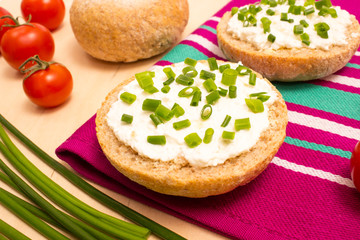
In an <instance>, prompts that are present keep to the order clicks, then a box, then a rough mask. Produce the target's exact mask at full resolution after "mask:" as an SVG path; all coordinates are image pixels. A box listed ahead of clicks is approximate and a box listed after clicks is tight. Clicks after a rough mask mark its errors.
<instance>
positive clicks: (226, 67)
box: [219, 64, 230, 73]
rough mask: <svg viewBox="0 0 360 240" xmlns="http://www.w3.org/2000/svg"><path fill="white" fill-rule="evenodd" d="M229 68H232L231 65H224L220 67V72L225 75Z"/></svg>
mask: <svg viewBox="0 0 360 240" xmlns="http://www.w3.org/2000/svg"><path fill="white" fill-rule="evenodd" d="M228 68H230V64H224V65H221V66H220V67H219V71H220V73H223V72H224V71H225V69H228Z"/></svg>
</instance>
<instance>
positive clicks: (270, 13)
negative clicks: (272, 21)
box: [266, 8, 275, 16]
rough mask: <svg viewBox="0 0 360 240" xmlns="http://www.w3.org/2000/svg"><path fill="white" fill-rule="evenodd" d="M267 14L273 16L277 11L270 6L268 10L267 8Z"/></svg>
mask: <svg viewBox="0 0 360 240" xmlns="http://www.w3.org/2000/svg"><path fill="white" fill-rule="evenodd" d="M266 14H267V15H269V16H273V15H275V11H274V10H272V9H270V8H269V9H268V10H266Z"/></svg>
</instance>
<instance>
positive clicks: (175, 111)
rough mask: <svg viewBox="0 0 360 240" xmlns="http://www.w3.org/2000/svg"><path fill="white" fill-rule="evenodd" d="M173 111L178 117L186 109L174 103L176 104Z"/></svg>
mask: <svg viewBox="0 0 360 240" xmlns="http://www.w3.org/2000/svg"><path fill="white" fill-rule="evenodd" d="M171 112H172V113H173V114H174V115H175V117H177V118H178V117H181V116H182V115H184V114H185V110H184V109H183V108H182V107H181V106H180V105H179V104H177V103H174V106H173V107H172V108H171Z"/></svg>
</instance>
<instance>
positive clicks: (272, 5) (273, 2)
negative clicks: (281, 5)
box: [269, 0, 277, 7]
mask: <svg viewBox="0 0 360 240" xmlns="http://www.w3.org/2000/svg"><path fill="white" fill-rule="evenodd" d="M269 6H270V7H276V6H277V2H276V1H275V0H269Z"/></svg>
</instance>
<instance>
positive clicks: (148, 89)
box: [144, 85, 159, 94]
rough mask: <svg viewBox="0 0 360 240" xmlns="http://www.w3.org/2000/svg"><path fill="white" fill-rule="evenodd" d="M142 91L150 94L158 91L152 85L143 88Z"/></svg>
mask: <svg viewBox="0 0 360 240" xmlns="http://www.w3.org/2000/svg"><path fill="white" fill-rule="evenodd" d="M144 91H145V92H147V93H150V94H153V93H156V92H158V91H159V89H157V88H156V87H154V86H153V85H151V86H148V87H146V88H144Z"/></svg>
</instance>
